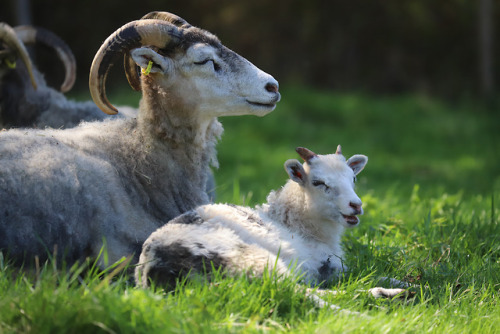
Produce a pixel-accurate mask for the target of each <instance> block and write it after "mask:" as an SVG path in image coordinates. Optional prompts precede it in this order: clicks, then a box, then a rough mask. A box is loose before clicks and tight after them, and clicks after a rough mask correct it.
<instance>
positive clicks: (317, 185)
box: [312, 180, 328, 188]
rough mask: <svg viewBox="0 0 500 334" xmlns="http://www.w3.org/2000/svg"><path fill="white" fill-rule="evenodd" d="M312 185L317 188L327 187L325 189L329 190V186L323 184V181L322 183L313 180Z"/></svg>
mask: <svg viewBox="0 0 500 334" xmlns="http://www.w3.org/2000/svg"><path fill="white" fill-rule="evenodd" d="M312 185H313V186H315V187H319V186H325V187H327V188H328V186H327V185H326V183H325V182H323V181H320V180H313V181H312Z"/></svg>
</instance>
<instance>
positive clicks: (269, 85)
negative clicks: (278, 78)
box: [265, 82, 278, 93]
mask: <svg viewBox="0 0 500 334" xmlns="http://www.w3.org/2000/svg"><path fill="white" fill-rule="evenodd" d="M265 88H266V90H267V91H268V92H269V93H277V92H278V85H277V84H276V83H274V82H268V83H267V85H266V87H265Z"/></svg>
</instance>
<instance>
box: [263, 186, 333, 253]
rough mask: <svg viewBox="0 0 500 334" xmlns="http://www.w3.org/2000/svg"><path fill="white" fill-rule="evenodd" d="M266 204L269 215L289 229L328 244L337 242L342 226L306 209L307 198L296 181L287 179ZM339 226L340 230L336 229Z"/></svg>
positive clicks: (307, 204) (307, 205) (307, 206)
mask: <svg viewBox="0 0 500 334" xmlns="http://www.w3.org/2000/svg"><path fill="white" fill-rule="evenodd" d="M268 204H269V207H268V212H267V214H268V215H269V217H270V218H271V219H272V220H273V221H279V222H282V223H283V224H284V225H285V226H286V227H287V228H288V229H289V230H290V231H292V232H297V233H300V234H301V235H303V236H304V237H306V238H309V239H313V240H316V241H318V242H322V243H325V244H328V245H333V244H336V243H338V242H339V240H340V236H341V234H342V231H343V230H342V228H341V227H340V226H337V225H338V224H334V223H332V222H324V221H321V220H318V218H317V216H315V215H312V214H311V213H310V210H309V209H308V208H309V198H308V197H307V196H306V194H305V193H304V191H303V190H302V189H300V186H299V185H298V184H297V183H295V182H292V181H288V182H287V183H286V184H285V186H283V188H281V189H280V190H278V191H276V192H273V193H271V194H270V195H269V197H268ZM339 228H340V229H341V230H342V231H337V229H339Z"/></svg>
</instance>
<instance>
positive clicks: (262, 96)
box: [90, 12, 280, 117]
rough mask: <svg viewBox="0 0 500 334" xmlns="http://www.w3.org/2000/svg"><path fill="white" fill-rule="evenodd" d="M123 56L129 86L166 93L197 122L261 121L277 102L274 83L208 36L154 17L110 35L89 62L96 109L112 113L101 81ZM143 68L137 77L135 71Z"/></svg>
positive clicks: (157, 15) (183, 23)
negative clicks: (208, 119) (224, 118)
mask: <svg viewBox="0 0 500 334" xmlns="http://www.w3.org/2000/svg"><path fill="white" fill-rule="evenodd" d="M123 56H125V70H126V73H127V78H128V80H129V83H130V84H131V86H132V87H133V88H134V89H136V90H138V89H140V88H141V87H142V90H143V96H146V95H147V93H148V90H149V91H151V90H161V91H164V92H168V94H169V96H170V99H172V98H175V99H177V100H179V101H180V103H181V104H183V105H186V106H189V108H190V110H192V111H194V112H195V114H197V115H200V116H201V117H203V116H206V117H218V116H229V115H247V114H250V115H258V116H263V115H265V114H267V113H269V112H271V111H272V110H274V108H275V106H276V103H277V102H278V101H279V100H280V94H279V92H278V82H277V81H276V80H275V79H274V78H273V77H272V76H270V75H269V74H267V73H265V72H263V71H261V70H260V69H258V68H257V67H256V66H254V65H253V64H252V63H250V62H249V61H247V60H246V59H244V58H243V57H241V56H240V55H238V54H236V53H235V52H233V51H231V50H229V49H228V48H227V47H225V46H224V45H222V44H221V42H220V41H219V40H218V38H217V37H215V36H214V35H213V34H211V33H209V32H207V31H205V30H202V29H199V28H196V27H193V26H191V25H190V24H189V23H187V22H186V21H185V20H183V19H182V18H180V17H178V16H176V15H173V14H170V13H165V12H153V13H150V14H148V15H146V16H145V17H144V18H143V19H142V20H138V21H133V22H130V23H128V24H126V25H124V26H123V27H121V28H120V29H118V30H117V31H116V32H115V33H113V34H112V35H111V36H110V37H109V38H108V39H107V40H106V41H105V42H104V44H103V45H102V46H101V48H100V50H99V51H98V53H97V54H96V56H95V58H94V62H93V64H92V69H91V73H90V90H91V94H92V97H93V99H94V101H95V102H96V104H97V106H99V108H101V110H103V111H104V112H106V113H108V114H114V113H116V109H115V108H114V107H113V106H112V105H111V103H110V102H109V101H108V99H107V98H106V93H105V88H104V87H105V80H106V76H107V73H108V70H109V69H110V67H111V66H112V64H113V63H114V62H115V61H117V60H119V58H120V57H123ZM139 68H142V71H141V72H142V77H141V79H139V77H138V75H141V73H140V72H139V71H137V69H139Z"/></svg>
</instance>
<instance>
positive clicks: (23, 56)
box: [0, 22, 37, 89]
mask: <svg viewBox="0 0 500 334" xmlns="http://www.w3.org/2000/svg"><path fill="white" fill-rule="evenodd" d="M17 59H20V60H21V61H22V62H23V63H24V66H26V69H27V70H28V74H29V77H30V81H31V85H33V88H34V89H36V88H37V84H36V80H35V76H34V74H33V63H32V62H31V58H30V56H29V54H28V51H27V50H26V47H25V46H24V43H23V42H22V41H21V40H20V39H19V37H18V36H17V34H16V32H15V30H14V29H13V28H12V27H11V26H9V25H8V24H7V23H3V22H0V79H2V78H3V76H4V75H5V74H6V73H7V72H8V71H10V70H12V69H14V68H15V67H16V66H17V64H16V62H17Z"/></svg>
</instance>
